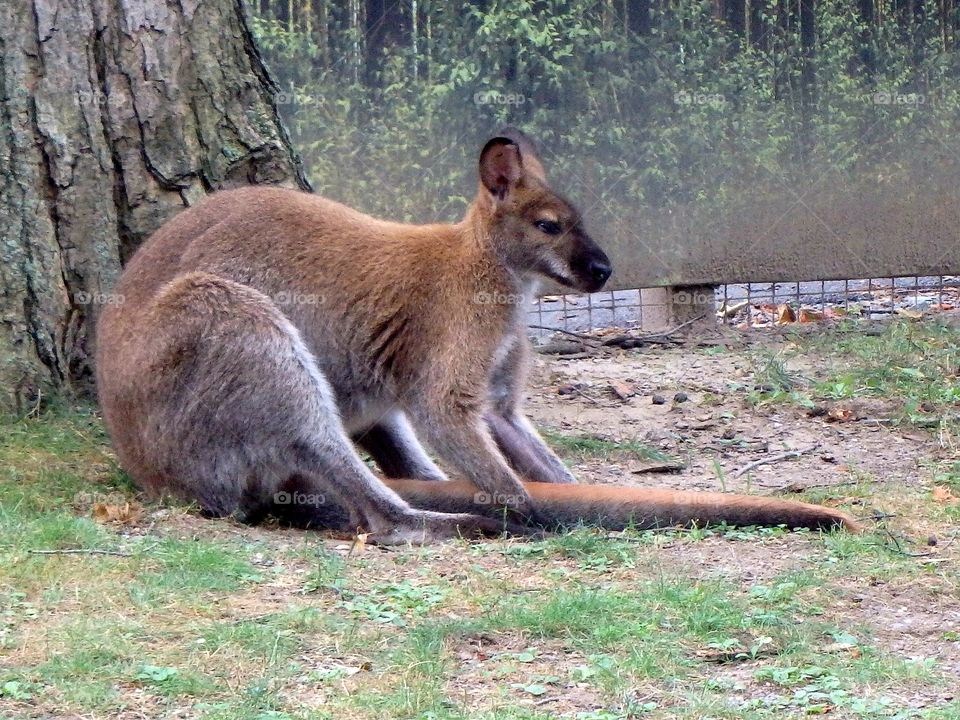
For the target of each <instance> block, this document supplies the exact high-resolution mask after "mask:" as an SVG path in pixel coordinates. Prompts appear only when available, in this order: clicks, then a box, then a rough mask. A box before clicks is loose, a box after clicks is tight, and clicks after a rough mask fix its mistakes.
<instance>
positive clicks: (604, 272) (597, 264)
mask: <svg viewBox="0 0 960 720" xmlns="http://www.w3.org/2000/svg"><path fill="white" fill-rule="evenodd" d="M612 272H613V269H612V268H611V267H610V263H608V262H604V261H602V260H591V261H590V278H591V279H592V280H593V282H594V283H596V284H597V287H600V286H602V285H603V284H604V283H605V282H606V281H607V278H609V277H610V273H612Z"/></svg>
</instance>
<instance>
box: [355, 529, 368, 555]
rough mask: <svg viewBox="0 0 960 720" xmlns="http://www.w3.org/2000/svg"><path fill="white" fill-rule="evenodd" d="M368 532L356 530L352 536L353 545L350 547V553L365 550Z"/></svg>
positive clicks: (356, 553) (357, 553)
mask: <svg viewBox="0 0 960 720" xmlns="http://www.w3.org/2000/svg"><path fill="white" fill-rule="evenodd" d="M369 535H370V533H362V532H358V533H357V534H356V535H355V536H354V538H353V546H352V547H351V548H350V554H351V555H359V554H360V553H362V552H366V549H367V537H369Z"/></svg>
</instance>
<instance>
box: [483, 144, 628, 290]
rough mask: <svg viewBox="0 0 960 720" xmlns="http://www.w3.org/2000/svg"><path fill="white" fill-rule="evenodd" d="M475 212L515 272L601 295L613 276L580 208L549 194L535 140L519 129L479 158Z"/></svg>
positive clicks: (605, 256)
mask: <svg viewBox="0 0 960 720" xmlns="http://www.w3.org/2000/svg"><path fill="white" fill-rule="evenodd" d="M476 208H477V210H478V211H479V212H480V218H481V221H482V222H483V223H484V224H485V225H486V228H485V230H486V231H487V233H488V236H489V237H490V239H491V241H492V242H493V243H494V245H495V248H496V251H497V253H498V254H499V255H500V257H501V258H502V259H503V260H504V262H505V263H506V264H507V265H508V266H509V267H510V268H511V269H513V270H515V271H517V272H519V273H521V274H524V275H542V276H544V277H548V278H550V279H552V280H555V281H557V282H558V283H560V284H561V285H564V286H565V287H569V288H574V289H576V290H580V291H582V292H595V291H597V290H599V289H600V288H602V287H603V285H604V283H606V281H607V278H609V277H610V272H611V268H610V259H609V258H608V257H607V255H606V253H604V252H603V250H601V249H600V246H599V245H597V244H596V243H595V242H594V241H593V240H592V239H590V236H589V235H587V233H586V231H585V230H584V229H583V226H582V224H581V219H580V213H579V212H577V209H576V208H575V207H573V205H572V204H570V202H569V201H567V200H566V199H565V198H563V197H562V196H561V195H559V194H558V193H556V192H554V191H553V190H551V189H550V186H549V185H548V184H547V180H546V176H545V174H544V171H543V165H542V164H541V162H540V159H539V158H538V157H537V153H536V148H535V146H534V144H533V141H531V140H530V139H529V138H528V137H527V136H526V135H524V134H523V133H521V132H520V131H519V130H515V129H513V128H506V129H505V130H503V131H502V132H501V134H500V135H498V136H497V137H495V138H493V139H492V140H490V141H489V142H488V143H487V144H486V145H485V146H484V148H483V151H482V152H481V153H480V192H479V195H478V196H477V201H476Z"/></svg>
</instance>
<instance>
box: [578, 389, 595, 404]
mask: <svg viewBox="0 0 960 720" xmlns="http://www.w3.org/2000/svg"><path fill="white" fill-rule="evenodd" d="M573 391H574V392H575V393H576V394H577V395H580V396H581V397H585V398H586V399H587V400H589V401H590V402H592V403H593V404H594V405H599V404H600V401H599V400H597V399H596V398H594V397H590V396H589V395H587V394H586V393H585V392H584V391H583V390H581V389H580V388H578V387H575V388H574V389H573Z"/></svg>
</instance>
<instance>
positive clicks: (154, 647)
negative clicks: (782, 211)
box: [0, 324, 960, 720]
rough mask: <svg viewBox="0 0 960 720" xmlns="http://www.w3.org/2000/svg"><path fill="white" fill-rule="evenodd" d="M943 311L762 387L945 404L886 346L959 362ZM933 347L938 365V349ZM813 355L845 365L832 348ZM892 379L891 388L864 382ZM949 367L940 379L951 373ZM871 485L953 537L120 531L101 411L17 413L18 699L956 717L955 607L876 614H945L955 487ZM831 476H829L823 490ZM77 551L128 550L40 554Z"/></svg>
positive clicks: (293, 708) (9, 468) (14, 613)
mask: <svg viewBox="0 0 960 720" xmlns="http://www.w3.org/2000/svg"><path fill="white" fill-rule="evenodd" d="M908 325H909V324H908ZM843 332H847V331H846V330H843ZM899 332H902V333H907V334H908V335H909V333H917V332H919V333H921V335H922V337H919V338H918V337H907V338H904V337H899V336H896V333H899ZM940 332H941V330H936V329H934V330H931V331H929V332H928V331H927V330H925V329H924V327H923V326H922V325H918V324H913V325H912V326H911V327H905V328H903V329H898V330H894V329H888V330H884V331H883V333H891V334H892V335H891V337H886V338H885V337H884V335H883V334H881V335H876V336H868V337H869V338H872V339H871V340H870V342H877V343H886V344H887V348H888V349H887V351H886V352H887V356H886V359H883V355H882V352H881V348H879V347H875V348H874V350H873V351H872V352H866V353H865V354H857V352H856V351H855V350H856V349H855V348H854V345H855V344H856V341H855V339H854V337H853V335H852V334H851V335H846V336H845V335H842V333H841V334H840V335H838V337H839V338H841V339H843V338H845V342H846V343H847V344H843V343H840V342H839V341H838V342H835V343H833V344H832V345H830V344H829V343H828V342H827V341H826V340H824V341H822V342H823V343H825V345H824V346H823V347H820V346H818V345H817V343H818V342H821V341H817V340H816V339H813V338H803V339H800V340H797V341H796V342H797V343H798V345H797V346H796V347H795V348H793V349H792V350H790V351H789V352H769V353H766V354H762V353H761V354H759V355H758V356H757V357H758V358H759V360H758V361H757V364H756V365H755V377H754V378H753V379H752V380H751V384H750V385H749V387H746V386H744V389H745V390H746V392H748V393H749V392H755V393H759V394H760V395H763V393H764V392H765V391H770V390H771V389H772V392H774V393H780V394H781V395H782V396H783V398H785V399H786V400H788V401H792V400H791V399H790V398H791V394H797V396H798V397H800V396H802V397H804V398H806V399H808V400H809V401H810V402H823V401H824V399H826V398H828V397H829V396H831V395H832V396H835V397H845V396H846V393H847V391H846V390H844V389H843V387H841V386H840V385H836V386H833V387H832V388H831V386H830V385H829V383H831V382H833V381H835V380H837V379H838V378H839V379H841V380H843V379H844V378H847V377H848V376H850V387H853V388H856V390H855V392H854V395H853V397H858V396H860V395H863V394H871V393H873V392H874V389H873V388H876V392H877V393H881V394H882V393H888V394H898V395H897V397H902V398H908V397H914V398H915V399H916V401H917V403H918V404H917V407H918V408H921V405H922V403H924V402H932V401H934V400H936V402H938V403H939V405H937V406H936V407H937V408H939V409H938V412H944V413H949V411H950V408H951V407H952V401H950V400H949V397H948V395H946V394H944V393H943V392H939V391H933V390H931V391H930V393H928V394H924V393H927V390H925V389H923V388H921V387H919V384H920V383H921V382H922V381H921V380H920V379H919V378H917V377H914V375H913V374H911V373H909V372H907V373H904V372H901V371H896V370H894V369H892V366H890V363H891V362H892V361H893V357H894V355H896V354H899V356H900V360H899V362H900V367H901V368H909V367H918V368H920V370H921V372H922V373H923V374H924V375H923V376H924V378H927V377H928V373H932V372H934V370H935V369H936V368H941V369H945V368H946V367H947V365H948V364H949V363H948V362H947V359H948V356H949V355H950V353H951V352H952V350H951V349H950V348H949V347H947V343H948V340H947V338H952V337H954V335H955V333H953V334H951V335H943V336H939V335H937V333H940ZM942 332H947V331H946V330H944V331H942ZM950 332H952V331H950ZM938 337H939V340H938V339H937V338H938ZM924 338H926V339H924ZM908 341H909V342H910V343H915V344H918V346H919V347H920V348H921V349H920V350H916V349H914V350H909V348H908V347H907V345H906V344H905V343H908ZM938 342H940V343H942V346H941V347H939V349H938V347H937V343H938ZM911 347H912V346H911ZM908 350H909V352H908ZM928 351H929V352H932V353H934V363H935V364H934V365H932V366H927V365H925V364H924V363H928V362H930V359H929V358H921V357H920V355H921V354H923V353H926V352H928ZM803 353H807V356H806V357H805V358H804V357H800V356H801V355H802V354H803ZM910 353H913V354H910ZM937 353H941V354H940V355H938V354H937ZM794 355H796V358H794V357H793V356H794ZM814 356H828V357H829V362H828V363H827V365H826V366H825V367H824V368H822V369H821V368H818V367H817V366H816V364H815V363H814V364H813V365H812V366H811V363H810V362H806V361H808V360H809V358H810V357H814ZM794 359H796V360H798V362H796V363H795V362H794ZM799 361H804V362H806V364H803V363H802V362H799ZM888 366H889V367H888ZM794 367H804V368H805V369H804V370H803V372H802V373H801V372H798V371H796V370H795V369H794ZM807 367H809V368H810V369H807ZM858 367H859V368H867V369H868V370H869V368H871V367H872V368H874V370H869V372H867V371H866V370H865V371H864V374H862V375H857V373H859V370H858V369H857V368H858ZM883 368H887V370H883ZM878 369H879V370H878ZM880 370H883V372H880ZM851 373H854V375H853V376H851V375H850V374H851ZM870 373H873V375H872V377H878V378H883V379H884V383H885V384H884V383H879V382H878V383H874V384H873V385H871V384H869V383H867V382H866V378H867V377H868V376H870ZM878 373H879V374H878ZM844 382H846V380H844ZM937 382H940V383H941V384H942V387H941V390H942V389H943V387H946V385H947V384H949V383H952V382H953V380H952V379H950V378H947V377H946V376H944V377H943V378H941V379H940V380H937ZM755 385H756V386H757V387H759V389H757V387H755ZM844 387H845V386H844ZM938 393H939V394H938ZM767 394H768V395H769V394H770V393H769V392H768V393H767ZM937 398H939V399H937ZM762 401H763V402H766V401H769V398H766V399H763V400H762ZM903 406H904V407H907V402H906V400H904V404H903ZM920 411H921V412H924V413H926V412H927V411H926V410H923V408H921V410H920ZM904 417H905V419H909V418H906V416H904ZM892 431H893V432H896V431H897V430H896V428H894V429H893V430H892ZM546 435H547V437H548V439H549V441H550V442H551V444H553V445H554V447H556V448H557V449H558V451H559V452H561V453H562V454H563V455H564V456H565V457H566V458H567V459H569V460H572V461H589V460H596V459H602V460H608V461H610V462H623V461H624V460H626V459H631V458H639V459H644V460H655V461H669V460H671V458H669V457H667V456H666V455H665V454H663V453H661V452H660V451H659V450H657V449H655V448H652V447H649V446H647V445H646V444H644V443H642V442H639V441H634V440H624V441H614V440H610V439H606V438H603V437H598V436H587V435H574V436H571V435H561V434H556V433H547V434H546ZM923 467H924V468H926V471H927V472H928V473H929V480H930V484H931V485H933V484H936V485H941V486H944V487H948V488H951V489H953V490H954V491H955V492H956V491H958V490H960V458H957V457H954V456H953V455H952V454H951V452H950V451H949V448H945V449H943V450H942V451H941V453H940V454H938V455H937V456H936V457H930V458H928V460H927V462H926V464H925V465H923ZM872 480H873V478H871V477H870V476H869V475H868V474H866V473H864V474H863V482H862V483H859V484H857V483H855V484H852V485H845V486H844V489H843V491H842V492H843V493H844V496H849V497H854V498H860V497H871V496H872V500H871V505H873V504H874V503H877V504H878V505H879V506H880V507H889V508H891V509H892V511H894V512H902V513H906V510H900V508H907V507H909V508H910V510H909V512H910V517H911V518H913V517H918V516H921V515H922V516H923V517H924V518H926V519H927V522H928V523H929V528H930V530H929V532H930V533H933V532H935V533H936V534H937V535H938V536H939V537H940V544H939V545H938V546H937V548H936V551H937V553H940V554H939V555H937V556H936V557H934V558H933V559H934V560H937V561H938V562H926V559H925V558H923V557H914V556H915V555H917V556H919V555H922V554H923V553H925V552H928V551H929V548H928V547H927V546H926V544H925V541H926V535H927V534H928V531H927V530H925V531H924V533H923V534H922V535H921V536H918V537H915V538H909V537H906V536H905V535H904V534H903V532H902V530H901V531H900V532H899V533H897V532H895V530H894V528H896V527H902V520H900V519H899V518H895V519H893V521H892V522H891V523H890V524H891V530H890V532H889V533H888V532H887V531H883V530H881V531H877V532H875V533H870V534H867V535H864V536H859V537H858V536H851V535H846V534H843V533H827V534H819V533H812V532H801V533H790V532H787V531H786V530H785V529H783V528H725V527H717V528H708V529H696V530H687V531H664V532H631V531H628V532H624V533H607V532H601V531H597V530H595V529H591V528H581V529H578V530H575V531H573V532H570V533H566V534H563V535H559V536H555V537H550V538H547V539H544V540H541V541H537V542H519V541H516V542H488V543H483V544H474V545H471V544H467V543H447V544H442V545H438V546H435V547H429V548H407V549H405V548H397V549H393V550H390V551H384V550H378V549H367V550H366V551H361V550H355V551H354V552H353V553H352V554H349V555H348V552H347V551H348V549H349V548H350V543H349V541H347V542H345V541H343V540H335V539H325V538H323V536H321V535H317V534H313V533H300V532H296V531H288V530H278V529H269V528H266V529H264V528H259V529H248V528H237V527H235V526H232V525H229V524H228V523H224V522H218V521H207V520H201V519H200V518H198V517H197V516H195V515H191V514H189V513H186V512H183V511H182V510H175V511H171V510H169V509H165V510H164V512H163V513H160V514H156V515H155V516H154V515H150V516H149V517H148V518H147V519H146V520H145V521H144V522H143V523H142V524H141V525H140V526H138V527H133V528H126V527H113V526H109V525H99V524H97V523H95V522H94V521H93V520H92V519H91V518H90V517H89V505H90V499H91V495H97V494H102V495H109V496H111V497H114V496H116V497H119V498H123V499H135V498H136V496H137V494H136V491H135V489H134V488H132V486H131V485H130V483H129V480H128V479H127V478H126V477H125V476H124V475H123V473H122V472H120V471H119V470H118V469H117V468H116V465H115V462H114V460H113V456H112V454H111V452H110V450H109V448H108V446H107V442H106V438H105V436H104V433H103V430H102V427H101V426H100V423H99V420H98V418H97V416H96V413H95V412H93V411H92V410H91V409H89V408H79V409H76V410H70V409H63V408H61V409H58V410H56V411H53V412H51V413H48V414H45V415H42V416H41V417H39V418H32V419H27V420H19V421H9V422H5V423H4V424H2V425H0V717H4V718H6V717H10V718H27V717H70V716H83V717H90V718H110V717H116V716H118V715H120V714H121V713H127V714H131V715H134V714H139V715H140V716H144V717H165V716H171V717H172V716H177V717H190V718H203V719H206V720H218V719H226V718H230V719H231V720H235V719H237V718H239V719H241V720H267V719H269V720H285V719H290V720H308V719H310V720H316V719H318V718H338V719H339V718H346V719H347V720H354V719H366V718H370V719H371V720H373V719H374V718H377V719H379V718H398V719H399V718H424V719H426V718H430V719H432V720H439V719H451V720H453V719H454V718H456V719H457V720H463V719H467V718H469V719H473V718H477V719H480V720H492V719H494V718H510V719H514V718H529V719H531V720H534V719H540V718H553V717H560V718H570V719H571V720H614V719H617V720H620V719H622V720H626V719H628V718H630V719H633V718H647V717H649V718H690V719H691V720H692V719H693V718H703V717H714V718H748V719H749V718H753V719H757V720H759V719H761V718H762V719H764V720H768V719H773V718H802V717H807V716H809V715H811V714H823V713H828V714H831V715H833V716H836V717H851V718H866V719H868V720H870V719H877V720H879V719H880V718H921V719H923V718H926V719H928V720H946V719H947V718H950V719H951V720H952V719H953V718H957V717H960V710H958V706H957V704H956V701H952V700H946V699H945V698H947V697H948V696H949V695H950V694H951V693H952V692H953V691H952V685H951V683H955V678H952V677H951V676H950V674H949V673H950V670H949V668H950V667H952V666H950V665H948V663H949V662H951V658H952V657H955V654H954V655H951V652H953V651H955V650H956V646H957V639H956V638H957V637H958V636H957V632H958V629H957V628H954V627H952V626H950V625H949V622H947V618H948V617H949V616H948V615H946V614H944V615H943V626H942V628H941V630H940V632H939V633H938V634H937V635H936V643H937V645H936V647H934V645H933V644H931V645H930V647H929V648H928V647H926V646H924V645H920V644H918V642H919V641H918V640H917V637H913V636H911V635H910V634H909V633H905V634H903V635H902V636H894V635H893V634H892V633H891V631H890V629H889V625H890V622H891V618H889V617H886V616H885V615H884V614H883V611H882V610H878V608H885V607H888V606H889V603H890V598H898V600H897V602H898V603H899V604H900V605H902V606H903V607H905V608H910V609H911V610H910V611H911V612H918V613H924V612H925V613H926V615H925V616H924V617H921V618H920V619H919V621H918V627H925V625H924V623H930V622H932V619H933V618H934V617H936V615H935V613H936V612H938V610H937V608H938V607H941V606H943V607H952V605H951V604H950V603H951V598H955V597H957V595H958V593H960V578H958V576H957V574H956V572H955V559H956V555H955V554H953V550H952V549H950V548H948V547H947V544H948V542H949V540H948V538H949V537H950V533H951V532H952V531H953V530H954V529H955V527H954V525H951V523H955V522H956V520H957V519H958V518H957V517H955V515H951V513H954V514H956V513H957V512H960V511H958V510H957V509H956V508H954V507H952V506H950V505H942V504H938V503H937V502H936V500H935V499H934V497H933V495H932V491H931V488H930V487H925V488H922V489H920V490H919V491H918V490H917V489H905V488H896V487H893V486H891V485H890V484H889V483H876V482H872ZM835 495H836V491H835V490H832V489H830V488H824V489H819V490H813V491H811V492H810V493H808V495H807V499H813V500H817V499H823V500H827V499H830V498H832V497H835ZM155 510H157V508H156V506H155V505H150V506H148V513H152V512H153V511H155ZM68 549H103V550H111V551H117V552H121V553H123V555H122V556H118V555H89V554H81V555H57V554H53V555H37V554H33V553H31V551H35V550H68ZM861 607H864V608H867V609H866V610H860V609H859V608H861ZM904 643H906V645H904ZM910 643H913V644H912V645H911V644H910ZM911 658H915V659H911ZM916 698H922V699H923V702H924V703H925V706H924V707H922V708H921V707H919V704H918V702H917V700H916Z"/></svg>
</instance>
